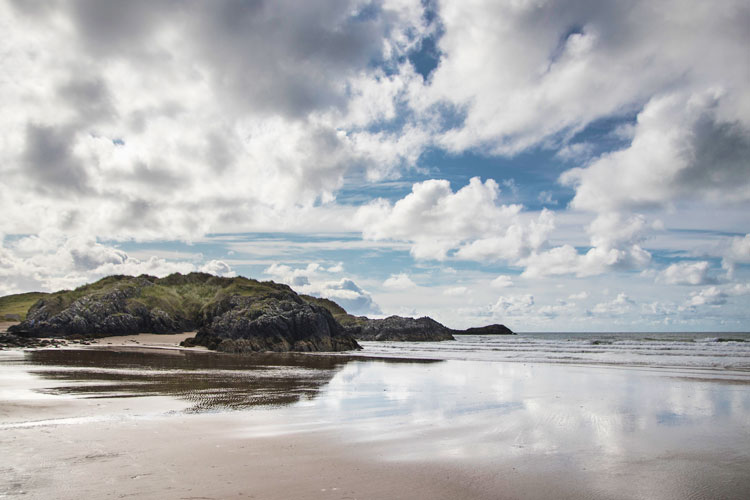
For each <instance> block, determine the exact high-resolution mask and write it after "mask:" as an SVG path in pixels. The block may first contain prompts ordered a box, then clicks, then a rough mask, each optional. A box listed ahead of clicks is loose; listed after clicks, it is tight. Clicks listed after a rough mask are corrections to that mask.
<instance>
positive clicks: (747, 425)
mask: <svg viewBox="0 0 750 500" xmlns="http://www.w3.org/2000/svg"><path fill="white" fill-rule="evenodd" d="M155 337H157V338H155V339H152V340H147V338H146V337H145V336H143V337H141V336H139V337H137V338H134V339H131V338H114V339H100V340H99V341H98V345H97V346H86V347H85V348H79V347H75V348H58V349H38V350H30V351H27V352H25V353H24V352H22V351H18V350H12V351H3V352H0V399H2V406H0V408H2V410H0V431H1V432H0V447H1V448H2V449H3V454H4V460H3V465H2V469H3V473H2V475H1V476H2V479H0V497H5V498H128V497H135V498H170V499H171V498H174V499H178V498H268V499H276V498H278V499H281V498H310V499H318V498H320V499H324V498H337V499H344V498H360V499H363V498H383V499H385V498H425V499H427V498H445V499H449V498H479V499H484V498H488V499H489V498H540V499H541V498H592V499H593V498H612V499H636V498H650V499H653V498H656V499H682V498H706V499H708V498H738V499H739V498H746V497H747V494H748V492H750V472H748V471H750V451H748V450H750V376H748V375H749V374H748V372H746V371H744V370H743V369H737V368H736V367H735V368H733V369H726V368H724V369H711V368H706V367H701V366H698V367H696V366H692V367H691V366H666V367H665V366H656V365H649V366H636V365H633V364H632V363H631V364H630V365H627V366H618V365H606V364H585V363H581V362H576V363H552V362H533V363H529V362H510V361H507V360H502V361H497V360H495V361H492V360H488V359H484V357H485V355H482V356H478V355H475V354H462V355H461V356H460V357H462V358H463V359H451V357H452V356H453V357H456V356H457V355H455V353H456V352H459V353H460V352H462V351H461V349H458V348H457V346H458V347H460V346H461V344H460V343H459V344H455V343H454V344H450V343H428V344H420V346H421V347H420V349H421V351H417V350H416V348H415V349H412V355H411V357H409V355H408V354H407V353H403V352H402V353H401V354H399V357H391V358H384V357H380V356H381V354H379V352H380V351H382V350H386V349H389V348H394V345H393V344H385V343H384V344H383V345H380V346H377V345H366V346H365V349H364V351H363V352H361V353H359V354H358V355H356V356H351V355H259V356H245V357H242V356H230V355H220V354H216V353H211V352H207V351H194V350H185V349H180V348H178V347H177V343H178V341H179V337H175V338H168V337H167V336H155ZM522 340H523V339H517V340H515V341H513V340H512V339H508V340H503V341H504V342H516V343H520V342H522ZM133 341H136V342H138V344H135V342H133ZM718 344H721V343H717V345H718ZM441 345H442V346H448V347H441ZM514 345H516V344H514ZM518 345H520V344H518ZM735 347H736V348H734V349H733V346H729V347H726V346H723V345H722V346H721V347H720V349H727V352H729V351H731V352H733V353H734V354H733V356H736V357H738V359H742V358H741V357H739V356H740V354H741V353H742V352H744V351H738V349H740V348H742V347H743V346H742V345H741V344H740V343H738V345H737V346H735ZM395 348H397V349H402V350H403V349H405V348H404V347H403V345H402V344H398V345H397V346H395ZM435 349H438V350H440V349H443V350H445V351H446V353H445V355H444V356H443V358H447V359H434V358H439V356H438V355H437V354H435V353H434V352H433V354H432V355H430V354H429V353H430V352H432V351H433V350H435ZM679 349H680V350H682V347H679ZM476 351H477V349H474V351H472V352H476ZM506 351H507V350H506ZM506 351H503V352H506ZM738 352H739V353H740V354H737V353H738ZM451 353H453V354H451ZM534 355H535V356H538V355H539V354H538V352H536V353H535V354H534ZM595 355H596V356H598V355H599V353H595ZM430 357H432V358H433V359H428V358H430ZM472 357H478V358H483V359H471V358H472ZM467 358H468V359H467ZM579 361H580V360H579ZM735 363H736V362H735Z"/></svg>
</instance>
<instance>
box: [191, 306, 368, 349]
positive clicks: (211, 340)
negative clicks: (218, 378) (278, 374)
mask: <svg viewBox="0 0 750 500" xmlns="http://www.w3.org/2000/svg"><path fill="white" fill-rule="evenodd" d="M212 314H213V317H212V318H210V319H209V320H208V321H207V324H205V325H204V326H203V327H202V328H201V329H200V330H199V331H198V334H197V335H196V336H195V338H194V339H190V341H189V342H186V345H203V346H206V347H208V348H210V349H216V350H218V351H223V352H258V351H275V352H286V351H301V352H308V351H349V350H353V349H360V346H359V344H357V341H356V340H354V338H353V337H352V336H351V335H350V334H349V333H347V332H346V330H345V329H344V328H343V327H342V326H341V325H339V323H338V322H337V321H336V320H335V319H334V318H333V316H332V315H331V313H330V312H329V311H328V310H327V309H325V308H323V307H320V306H317V305H314V304H308V303H305V302H304V301H302V300H301V299H299V298H298V297H288V298H286V299H282V300H258V299H256V298H252V297H239V296H235V297H229V298H228V299H226V300H225V301H222V303H221V304H220V305H219V306H218V307H217V308H216V309H215V310H214V311H212Z"/></svg>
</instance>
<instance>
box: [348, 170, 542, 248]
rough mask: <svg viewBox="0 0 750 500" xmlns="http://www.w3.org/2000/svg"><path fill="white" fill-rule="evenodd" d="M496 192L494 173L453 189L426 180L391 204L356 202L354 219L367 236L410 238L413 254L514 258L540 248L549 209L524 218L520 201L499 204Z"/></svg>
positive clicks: (441, 181) (405, 239)
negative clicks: (484, 179)
mask: <svg viewBox="0 0 750 500" xmlns="http://www.w3.org/2000/svg"><path fill="white" fill-rule="evenodd" d="M499 195H500V189H499V186H498V185H497V183H496V182H495V181H494V180H492V179H488V180H486V181H485V182H482V181H481V180H480V179H479V178H478V177H474V178H472V179H471V180H470V181H469V184H468V185H466V186H464V187H462V188H461V189H459V190H458V191H456V192H453V191H452V190H451V187H450V184H449V182H448V181H446V180H429V181H424V182H420V183H416V184H414V185H413V187H412V192H411V193H410V194H408V195H407V196H405V197H404V198H402V199H400V200H398V201H397V202H396V203H395V204H390V203H389V202H387V201H385V200H378V201H377V202H374V203H371V204H369V205H367V206H364V207H362V208H360V209H359V211H358V213H357V219H358V224H359V225H360V226H361V227H362V233H363V236H364V237H365V238H368V239H373V240H389V239H390V240H397V241H408V242H410V244H411V253H412V255H413V256H414V257H415V258H416V259H436V260H445V259H447V258H449V257H451V256H452V257H455V258H457V259H464V260H479V261H482V260H491V261H497V260H512V259H518V258H519V257H521V256H524V255H527V254H528V253H529V252H531V251H534V250H536V249H539V248H541V247H542V246H543V245H544V244H545V242H546V239H547V235H548V234H549V232H550V231H551V230H552V229H553V228H554V216H553V214H552V212H550V211H549V210H543V211H542V212H541V213H540V214H539V216H538V218H537V219H536V220H533V219H532V220H530V221H528V222H525V221H524V220H523V219H524V217H522V216H521V214H520V211H521V206H520V205H501V204H498V202H497V200H498V197H499ZM488 235H499V236H488ZM451 252H453V253H451Z"/></svg>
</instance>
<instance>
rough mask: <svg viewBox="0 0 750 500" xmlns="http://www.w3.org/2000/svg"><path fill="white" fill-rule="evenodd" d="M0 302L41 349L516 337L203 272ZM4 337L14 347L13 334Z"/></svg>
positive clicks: (19, 335)
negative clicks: (145, 338)
mask: <svg viewBox="0 0 750 500" xmlns="http://www.w3.org/2000/svg"><path fill="white" fill-rule="evenodd" d="M0 301H4V302H3V303H4V304H13V307H14V308H15V309H14V311H20V312H16V313H14V314H17V315H18V317H19V318H23V321H21V322H20V323H19V324H17V325H14V326H11V327H10V328H8V334H10V335H12V338H13V339H20V340H18V342H17V343H18V344H19V345H21V346H23V345H28V346H30V345H36V344H35V341H33V340H31V339H38V338H57V339H80V338H90V337H104V336H110V335H134V334H139V333H157V334H169V333H182V332H190V331H195V330H197V334H196V335H195V337H193V338H189V339H187V340H186V341H185V342H183V345H185V346H188V347H189V346H197V345H200V346H205V347H208V348H209V349H213V350H218V351H223V352H235V353H238V352H259V351H274V352H287V351H299V352H310V351H348V350H354V349H360V346H359V344H358V343H357V340H389V341H441V340H452V339H453V338H454V337H453V335H454V334H478V335H486V334H511V333H512V332H511V331H510V330H509V329H507V328H506V327H504V326H503V325H490V326H486V327H482V328H472V329H469V330H452V329H450V328H448V327H446V326H444V325H442V324H440V323H438V322H437V321H435V320H433V319H431V318H427V317H424V318H418V319H414V318H404V317H400V316H391V317H388V318H385V319H370V318H366V317H364V316H353V315H351V314H348V313H347V312H346V311H345V310H344V309H343V308H342V307H340V306H339V305H338V304H336V303H335V302H333V301H331V300H328V299H322V298H317V297H311V296H307V295H299V294H297V293H296V292H294V290H292V289H291V288H290V287H289V286H287V285H283V284H279V283H274V282H272V281H266V282H261V281H256V280H253V279H248V278H244V277H237V278H222V277H217V276H212V275H210V274H205V273H190V274H187V275H182V274H179V273H175V274H172V275H169V276H167V277H165V278H156V277H154V276H148V275H141V276H137V277H134V276H109V277H107V278H104V279H102V280H99V281H97V282H95V283H92V284H89V285H84V286H82V287H79V288H76V289H75V290H63V291H60V292H55V293H50V294H20V295H17V296H8V297H3V298H1V299H0ZM29 304H31V305H30V306H29ZM8 307H9V306H8ZM26 308H27V309H28V310H27V311H26ZM0 312H1V311H0ZM5 340H6V341H8V342H9V343H10V340H11V337H8V338H7V339H5ZM6 345H7V344H6Z"/></svg>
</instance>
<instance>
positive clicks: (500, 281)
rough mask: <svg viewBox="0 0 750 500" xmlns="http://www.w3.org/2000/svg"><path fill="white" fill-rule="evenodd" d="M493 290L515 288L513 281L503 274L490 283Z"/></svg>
mask: <svg viewBox="0 0 750 500" xmlns="http://www.w3.org/2000/svg"><path fill="white" fill-rule="evenodd" d="M490 286H491V287H492V288H507V287H509V286H513V279H512V278H511V277H510V276H508V275H507V274H501V275H500V276H498V277H497V278H495V279H494V280H492V281H491V282H490Z"/></svg>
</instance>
